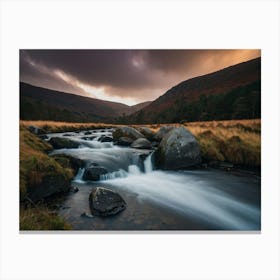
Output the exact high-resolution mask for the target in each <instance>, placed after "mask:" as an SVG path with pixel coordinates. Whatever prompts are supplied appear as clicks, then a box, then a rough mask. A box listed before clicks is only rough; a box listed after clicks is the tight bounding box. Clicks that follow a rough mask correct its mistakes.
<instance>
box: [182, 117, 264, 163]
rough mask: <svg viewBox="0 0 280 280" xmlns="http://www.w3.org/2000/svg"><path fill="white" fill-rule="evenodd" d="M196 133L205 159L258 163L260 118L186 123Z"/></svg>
mask: <svg viewBox="0 0 280 280" xmlns="http://www.w3.org/2000/svg"><path fill="white" fill-rule="evenodd" d="M185 126H186V127H187V128H188V129H189V130H190V131H191V132H192V133H193V134H194V135H195V136H196V138H197V140H198V142H199V144H200V148H201V153H202V157H203V159H204V160H205V161H207V162H210V161H226V162H230V163H233V164H235V165H239V166H242V167H249V168H259V167H260V166H261V121H260V120H259V119H258V120H242V121H211V122H196V123H186V124H185Z"/></svg>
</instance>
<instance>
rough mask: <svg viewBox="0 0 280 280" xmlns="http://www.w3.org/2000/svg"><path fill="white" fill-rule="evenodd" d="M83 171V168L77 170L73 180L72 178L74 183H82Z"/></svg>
mask: <svg viewBox="0 0 280 280" xmlns="http://www.w3.org/2000/svg"><path fill="white" fill-rule="evenodd" d="M84 172H85V169H84V168H79V170H78V172H77V174H76V176H75V178H74V180H73V181H74V182H78V183H82V182H84V181H83V175H84Z"/></svg>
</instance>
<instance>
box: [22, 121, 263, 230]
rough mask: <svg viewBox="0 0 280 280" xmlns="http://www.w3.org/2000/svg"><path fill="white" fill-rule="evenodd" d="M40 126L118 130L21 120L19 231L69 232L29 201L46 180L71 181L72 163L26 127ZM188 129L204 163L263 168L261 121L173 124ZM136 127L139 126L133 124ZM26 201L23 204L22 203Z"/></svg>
mask: <svg viewBox="0 0 280 280" xmlns="http://www.w3.org/2000/svg"><path fill="white" fill-rule="evenodd" d="M30 125H35V126H38V127H40V128H42V129H44V130H46V131H47V132H65V131H78V130H87V129H98V128H100V129H102V128H105V127H116V126H117V125H112V124H101V123H86V124H85V123H66V122H49V121H20V198H21V201H22V203H21V208H20V229H21V230H61V229H70V228H71V227H70V225H69V224H67V223H66V222H65V221H64V220H63V219H62V218H61V217H59V216H57V214H56V213H55V212H54V211H52V210H51V209H50V208H49V207H48V206H47V204H44V203H42V202H40V203H39V204H38V203H36V202H35V203H34V202H32V201H31V202H28V201H29V199H30V198H29V196H28V194H29V193H32V191H34V190H35V188H36V187H38V186H39V185H40V184H41V182H42V181H43V180H44V178H46V177H48V176H51V177H52V176H57V175H59V176H62V177H63V178H65V180H69V181H70V180H71V178H72V177H73V170H72V169H71V166H70V164H69V160H68V161H67V162H66V163H65V160H64V159H60V158H58V159H56V157H49V156H48V154H47V153H48V152H49V151H51V149H52V147H51V145H50V144H49V143H47V142H46V141H44V140H41V139H40V138H39V137H38V136H36V135H34V134H32V133H31V132H30V131H29V130H28V129H27V128H28V126H30ZM164 125H170V124H151V125H147V127H149V128H150V129H151V130H152V131H154V132H157V131H158V130H159V129H160V127H161V126H164ZM172 125H174V126H182V125H183V126H185V127H186V128H188V129H189V130H190V131H191V132H192V133H193V135H194V136H195V137H196V138H197V140H198V142H199V144H200V148H201V153H202V158H203V160H204V162H211V161H222V162H223V161H224V162H230V163H233V164H235V165H239V166H242V167H252V168H259V167H260V166H261V121H260V119H255V120H234V121H209V122H187V123H181V124H178V123H177V124H172ZM134 127H135V128H137V127H140V125H134ZM23 201H24V203H23Z"/></svg>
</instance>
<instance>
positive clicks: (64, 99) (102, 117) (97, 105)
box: [20, 82, 149, 122]
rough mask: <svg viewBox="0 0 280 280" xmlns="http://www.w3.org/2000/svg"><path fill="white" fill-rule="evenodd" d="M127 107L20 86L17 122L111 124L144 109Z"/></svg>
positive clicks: (141, 104) (69, 94)
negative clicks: (119, 117)
mask: <svg viewBox="0 0 280 280" xmlns="http://www.w3.org/2000/svg"><path fill="white" fill-rule="evenodd" d="M148 104H149V102H144V103H140V104H137V105H134V106H128V105H125V104H122V103H118V102H110V101H105V100H100V99H96V98H90V97H85V96H80V95H75V94H71V93H65V92H60V91H55V90H50V89H46V88H42V87H37V86H33V85H30V84H27V83H24V82H20V118H21V119H23V120H56V121H79V122H80V121H81V122H94V121H103V122H108V121H113V120H114V118H116V117H118V116H121V115H123V114H125V115H128V114H131V113H133V112H136V111H137V110H140V109H142V108H143V107H144V106H146V105H148Z"/></svg>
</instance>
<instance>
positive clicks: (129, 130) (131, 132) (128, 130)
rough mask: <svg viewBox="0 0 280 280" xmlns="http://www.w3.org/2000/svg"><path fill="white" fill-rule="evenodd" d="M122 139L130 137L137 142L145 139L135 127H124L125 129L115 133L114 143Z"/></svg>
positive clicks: (117, 130) (122, 128)
mask: <svg viewBox="0 0 280 280" xmlns="http://www.w3.org/2000/svg"><path fill="white" fill-rule="evenodd" d="M121 137H128V138H131V139H132V140H136V139H138V138H144V135H143V134H142V133H140V132H139V131H137V130H136V129H135V128H133V127H130V126H123V127H119V128H117V129H116V130H115V131H114V132H113V139H114V141H118V140H119V139H120V138H121Z"/></svg>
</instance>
